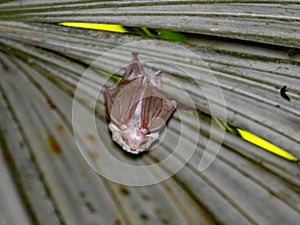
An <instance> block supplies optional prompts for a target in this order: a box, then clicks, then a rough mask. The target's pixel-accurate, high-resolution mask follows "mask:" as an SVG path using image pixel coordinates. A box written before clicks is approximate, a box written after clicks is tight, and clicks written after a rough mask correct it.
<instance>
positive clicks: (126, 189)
mask: <svg viewBox="0 0 300 225" xmlns="http://www.w3.org/2000/svg"><path fill="white" fill-rule="evenodd" d="M120 192H121V194H123V195H129V190H128V188H127V187H126V186H123V185H122V186H120Z"/></svg>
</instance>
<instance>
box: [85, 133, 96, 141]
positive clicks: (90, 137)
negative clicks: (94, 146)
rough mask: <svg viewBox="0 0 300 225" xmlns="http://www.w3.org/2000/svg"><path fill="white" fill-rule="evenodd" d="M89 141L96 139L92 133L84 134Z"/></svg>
mask: <svg viewBox="0 0 300 225" xmlns="http://www.w3.org/2000/svg"><path fill="white" fill-rule="evenodd" d="M86 137H87V138H88V139H89V140H90V141H93V142H94V141H96V137H95V136H94V135H93V134H87V136H86Z"/></svg>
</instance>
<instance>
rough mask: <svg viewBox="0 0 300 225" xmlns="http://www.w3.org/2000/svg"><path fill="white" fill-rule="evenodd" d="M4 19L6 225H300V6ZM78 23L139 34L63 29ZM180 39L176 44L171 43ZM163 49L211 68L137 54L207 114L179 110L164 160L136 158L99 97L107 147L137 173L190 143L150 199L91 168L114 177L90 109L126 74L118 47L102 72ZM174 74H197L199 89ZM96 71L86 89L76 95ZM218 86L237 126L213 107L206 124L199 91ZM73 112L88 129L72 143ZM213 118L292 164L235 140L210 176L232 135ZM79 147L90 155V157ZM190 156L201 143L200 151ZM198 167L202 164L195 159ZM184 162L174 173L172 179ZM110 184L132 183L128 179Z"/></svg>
mask: <svg viewBox="0 0 300 225" xmlns="http://www.w3.org/2000/svg"><path fill="white" fill-rule="evenodd" d="M0 12H1V13H0V18H1V22H0V31H1V32H0V63H1V64H0V65H1V77H0V92H1V94H0V107H1V111H0V112H1V114H0V128H1V133H0V136H1V142H0V143H1V158H2V163H1V164H0V166H1V169H0V174H1V175H0V176H1V182H0V188H1V192H0V195H1V197H0V207H1V211H0V212H1V217H0V219H1V220H0V223H1V224H2V223H3V224H51V225H52V224H80V225H81V224H180V225H181V224H230V225H231V224H294V223H295V221H299V219H300V192H299V190H300V189H299V186H300V181H299V164H298V163H297V160H298V159H299V158H300V153H299V146H300V145H299V144H300V141H299V140H300V134H299V124H300V119H299V118H300V117H299V116H300V96H299V95H300V92H299V85H300V81H299V76H300V75H299V57H298V55H297V53H298V52H297V51H298V48H299V37H300V36H299V33H300V32H299V26H298V25H299V19H300V17H299V6H298V5H297V1H243V2H240V1H189V2H186V1H140V2H131V1H82V2H80V1H71V0H64V1H39V2H36V1H25V2H22V4H21V2H19V1H6V2H4V3H2V4H1V5H0ZM71 21H75V22H90V23H109V24H120V25H122V26H123V27H125V28H124V29H126V30H127V31H128V32H125V33H113V32H106V31H98V30H91V29H79V28H74V27H66V26H63V25H61V24H60V23H62V22H71ZM140 27H142V28H140ZM137 29H144V35H143V36H138V35H136V34H137V33H138V32H136V31H137ZM160 30H161V31H163V32H161V33H159V31H160ZM145 31H146V32H145ZM179 32H180V33H179ZM145 35H146V36H147V35H148V37H145ZM172 35H174V36H175V38H169V37H170V36H172ZM166 36H167V39H168V40H177V41H182V42H184V43H177V45H178V49H181V48H188V49H191V50H192V51H193V52H194V53H196V54H197V55H201V60H199V59H198V58H196V57H194V56H193V55H192V54H182V52H178V51H174V50H172V49H170V48H169V47H168V46H169V44H170V43H169V42H165V47H161V46H160V47H155V46H147V45H144V46H140V47H139V48H137V49H134V50H136V51H138V52H139V53H140V57H141V58H143V57H144V59H147V58H151V57H152V58H153V57H155V58H156V59H157V61H159V62H165V64H161V63H155V62H149V63H146V64H145V67H146V68H147V69H148V70H149V71H152V70H153V71H156V70H159V69H161V70H163V71H164V76H165V77H166V78H169V79H170V80H173V81H175V82H176V84H178V85H179V86H181V87H183V88H184V90H186V92H187V93H189V95H190V96H192V98H193V100H194V101H195V102H196V110H191V109H188V110H180V109H179V110H178V112H177V113H175V114H174V116H173V118H172V119H171V121H170V123H169V124H168V131H167V132H168V134H167V136H166V138H165V140H164V141H163V142H162V143H161V145H160V146H159V147H158V148H157V149H154V150H152V151H149V152H147V153H146V154H143V155H142V156H140V157H130V156H128V155H126V154H124V153H123V152H122V150H121V149H120V148H119V147H118V146H117V145H115V144H114V143H113V142H112V140H111V137H110V133H109V132H108V128H107V121H106V119H105V116H104V113H103V112H104V102H103V98H102V95H101V96H100V97H99V99H97V104H96V106H95V108H96V114H97V117H96V120H95V123H96V126H97V129H98V133H99V137H100V138H101V140H102V144H103V145H104V146H106V147H108V148H109V149H110V151H111V152H113V154H114V157H116V158H117V159H119V160H121V161H122V162H125V163H127V164H129V165H135V166H145V165H149V164H153V163H156V162H160V161H163V160H164V159H167V157H168V156H169V155H170V153H172V152H173V149H174V148H175V144H176V143H177V140H178V139H179V138H181V140H182V143H183V145H182V146H183V147H182V148H181V149H180V151H176V152H175V153H173V154H172V155H173V156H174V157H172V158H171V160H168V161H167V162H168V163H164V164H161V166H159V167H155V168H151V169H149V170H148V171H147V173H148V176H147V177H146V176H140V177H131V178H132V179H137V180H141V181H147V179H149V180H151V179H157V180H160V179H162V178H163V177H168V176H169V175H170V179H168V180H164V181H162V182H159V183H157V184H154V185H151V186H140V187H135V186H127V185H124V184H125V183H126V180H124V182H123V184H118V183H116V182H114V181H111V180H108V179H106V178H104V177H102V176H99V175H98V174H97V173H96V172H95V171H94V170H93V169H92V168H91V167H93V168H94V169H107V168H110V166H111V165H110V164H105V160H104V159H105V155H103V154H100V153H102V152H101V151H99V148H100V147H101V145H100V144H99V143H98V142H97V137H96V136H95V134H94V133H93V130H92V129H91V127H89V126H87V122H86V118H88V117H89V116H92V115H93V108H94V105H93V104H94V102H93V101H92V97H93V96H94V95H95V93H98V92H99V90H98V89H99V87H100V86H103V85H107V84H108V83H110V84H113V83H114V82H115V80H117V78H118V76H120V75H121V74H122V71H121V70H116V68H121V65H125V64H126V63H129V60H130V59H129V57H130V54H131V52H132V51H133V50H132V49H130V48H128V47H124V48H120V50H119V51H118V53H112V54H110V55H109V57H107V58H104V59H103V61H101V63H99V61H98V63H94V64H92V63H93V62H94V61H95V60H96V59H97V58H98V57H99V56H100V55H102V54H105V53H106V52H108V51H110V50H111V49H113V48H115V47H117V46H119V45H122V44H124V43H131V42H132V41H137V40H145V39H147V40H149V39H151V40H155V39H159V38H161V39H166ZM182 37H184V38H182ZM91 64H92V67H89V66H90V65H91ZM170 64H172V65H176V66H180V68H186V69H188V70H189V71H191V75H192V78H193V79H192V80H191V79H190V78H188V77H187V76H186V74H184V73H183V72H182V71H181V72H180V71H179V70H175V69H174V67H171V66H168V65H170ZM88 67H89V69H88ZM87 70H88V71H89V76H88V78H89V79H87V80H84V82H83V86H82V88H81V89H80V90H79V92H77V91H76V88H77V85H78V83H79V81H80V79H81V78H82V75H83V74H84V73H85V72H86V71H87ZM112 74H114V77H113V78H112V79H111V80H109V79H108V78H109V77H110V75H112ZM212 75H213V76H214V77H216V78H217V80H218V82H219V86H220V88H221V90H222V93H223V95H224V99H225V102H226V110H227V117H226V118H224V114H223V108H222V104H221V103H220V102H221V101H220V100H219V99H217V98H214V95H212V99H210V100H211V106H213V107H214V109H215V110H214V114H213V115H210V116H207V114H210V112H211V108H210V107H209V105H207V104H205V103H206V96H205V93H204V92H203V91H200V90H199V86H197V85H195V82H197V83H198V84H200V87H201V88H202V89H203V90H207V91H208V92H209V91H211V90H214V88H216V87H217V86H218V85H217V84H216V83H214V82H211V80H210V79H208V78H209V76H212ZM283 85H286V86H287V87H288V89H289V92H288V95H289V96H290V97H291V99H292V100H291V102H288V101H286V100H285V99H283V98H282V97H281V96H280V94H279V88H280V87H282V86H283ZM164 87H165V90H166V92H167V93H168V94H169V95H170V96H172V97H173V98H176V100H177V101H178V102H181V103H186V102H185V99H184V97H183V96H181V95H180V94H178V93H176V92H174V86H172V84H171V83H165V84H164ZM75 94H76V100H75V103H74V95H75ZM73 104H76V106H77V107H78V111H79V112H80V113H81V114H80V115H83V117H82V119H80V120H78V121H76V122H78V123H77V124H78V125H79V127H80V129H79V130H73V129H74V127H73V123H72V107H73V106H74V105H73ZM186 104H188V103H186ZM211 117H213V118H217V120H219V121H223V122H224V124H225V127H226V126H227V127H229V126H231V127H232V129H241V130H244V131H248V132H251V133H252V134H255V135H257V136H259V137H261V138H263V139H265V140H267V141H268V142H270V143H272V144H274V145H276V146H278V147H280V148H281V149H283V150H285V151H286V152H287V153H290V154H291V155H293V156H294V157H295V160H292V161H289V160H287V159H286V158H283V157H280V156H279V155H276V154H273V153H271V152H268V151H265V150H264V149H262V148H260V147H258V146H256V145H254V144H252V143H249V142H247V141H245V140H243V139H242V138H241V137H240V136H238V135H236V134H233V133H231V132H226V133H225V137H224V140H223V142H222V145H221V147H220V151H219V154H218V155H217V157H216V158H215V159H214V160H213V163H212V164H211V165H210V166H209V167H208V168H207V169H205V170H204V171H199V162H200V161H201V160H203V159H205V160H208V161H209V160H210V159H212V158H213V157H214V154H215V152H216V150H217V146H218V145H219V144H220V137H222V135H223V134H224V131H223V130H222V129H221V128H219V127H218V126H217V124H216V123H214V122H213V120H211ZM197 121H200V124H201V129H200V130H199V129H198V128H197V126H196V125H195V124H196V122H197ZM226 124H227V125H226ZM74 132H75V137H79V139H77V142H76V140H75V139H74ZM198 138H199V140H198V141H197V139H198ZM78 141H79V143H80V145H81V146H85V148H84V149H83V151H81V152H80V151H79V149H78ZM193 143H196V144H197V145H196V151H195V152H193V150H194V145H193ZM208 143H209V145H208ZM207 146H208V147H207ZM187 154H192V157H191V158H190V159H189V160H186V159H187V157H188V155H187ZM204 156H205V157H204ZM203 157H204V158H203ZM86 160H87V161H88V162H90V164H88V163H87V161H86ZM186 161H187V162H186ZM184 163H186V164H185V166H184V167H183V168H182V169H180V170H179V171H177V172H176V173H175V174H173V172H174V168H177V167H178V165H181V164H184ZM112 172H115V173H119V174H120V175H123V174H124V177H129V178H130V176H129V175H128V174H127V173H126V171H112ZM171 175H172V176H171Z"/></svg>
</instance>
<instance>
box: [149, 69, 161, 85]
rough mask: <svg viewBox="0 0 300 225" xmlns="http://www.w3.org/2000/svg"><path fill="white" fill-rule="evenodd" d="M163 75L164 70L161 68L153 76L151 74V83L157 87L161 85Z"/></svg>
mask: <svg viewBox="0 0 300 225" xmlns="http://www.w3.org/2000/svg"><path fill="white" fill-rule="evenodd" d="M161 76H162V71H161V70H159V71H157V72H156V73H155V74H154V75H153V76H151V78H150V79H151V83H152V84H153V85H155V86H157V87H160V86H161Z"/></svg>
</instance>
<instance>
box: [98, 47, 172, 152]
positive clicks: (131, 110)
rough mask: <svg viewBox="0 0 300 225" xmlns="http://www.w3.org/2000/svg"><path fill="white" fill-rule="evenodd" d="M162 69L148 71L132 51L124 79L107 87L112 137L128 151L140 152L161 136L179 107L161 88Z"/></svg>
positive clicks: (107, 112) (107, 113)
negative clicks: (150, 72) (152, 72)
mask: <svg viewBox="0 0 300 225" xmlns="http://www.w3.org/2000/svg"><path fill="white" fill-rule="evenodd" d="M160 79H161V71H158V72H157V73H155V74H154V75H146V74H145V72H144V69H143V67H142V65H141V63H140V61H139V59H138V54H137V53H132V61H131V64H130V65H129V66H128V67H127V69H126V71H125V73H124V75H123V77H122V79H121V80H120V81H119V82H118V83H117V84H116V85H114V86H112V87H106V88H105V93H104V94H105V101H106V102H105V103H106V117H107V119H108V121H109V125H108V126H109V129H110V131H111V133H112V139H113V140H114V141H115V142H116V143H118V144H119V145H120V146H121V147H122V148H123V149H124V150H125V151H127V152H130V153H133V154H139V153H141V152H143V151H146V150H148V149H149V147H150V146H151V144H152V143H153V142H154V141H155V140H157V139H158V138H159V134H160V132H161V131H163V130H164V128H165V126H166V123H167V121H168V120H169V118H170V117H171V116H172V114H173V112H174V111H175V109H176V105H177V103H176V101H175V100H170V99H168V98H167V96H166V94H165V93H164V92H163V91H162V90H161V81H160Z"/></svg>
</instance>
